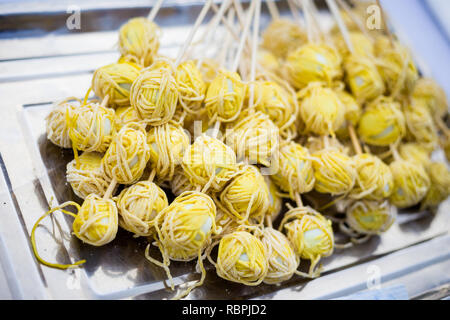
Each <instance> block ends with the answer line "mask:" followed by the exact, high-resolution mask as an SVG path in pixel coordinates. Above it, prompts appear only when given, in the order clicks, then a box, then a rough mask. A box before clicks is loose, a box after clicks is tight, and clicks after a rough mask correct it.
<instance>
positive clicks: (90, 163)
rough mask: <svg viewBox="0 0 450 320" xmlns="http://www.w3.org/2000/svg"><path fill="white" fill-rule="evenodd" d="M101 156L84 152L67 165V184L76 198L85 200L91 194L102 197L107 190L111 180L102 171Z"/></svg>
mask: <svg viewBox="0 0 450 320" xmlns="http://www.w3.org/2000/svg"><path fill="white" fill-rule="evenodd" d="M102 156H103V155H102V154H101V153H97V152H84V153H83V154H82V155H81V156H80V157H78V159H74V160H72V161H70V162H69V163H68V164H67V172H66V173H67V182H69V183H70V186H71V187H72V190H73V191H74V192H75V194H76V195H77V196H78V197H80V198H82V199H86V197H87V196H88V195H90V194H91V193H93V194H95V195H97V196H99V197H103V195H104V194H105V192H106V190H107V189H108V186H109V184H110V183H111V179H109V178H108V177H107V176H106V175H105V173H104V171H103V167H102Z"/></svg>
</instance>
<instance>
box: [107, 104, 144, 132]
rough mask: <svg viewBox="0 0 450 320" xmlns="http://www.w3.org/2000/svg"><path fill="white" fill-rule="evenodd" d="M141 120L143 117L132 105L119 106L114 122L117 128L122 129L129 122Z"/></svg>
mask: <svg viewBox="0 0 450 320" xmlns="http://www.w3.org/2000/svg"><path fill="white" fill-rule="evenodd" d="M139 121H141V119H140V118H139V116H138V114H137V112H136V110H135V109H134V108H133V107H132V106H125V107H119V108H117V109H116V118H115V121H114V123H115V126H116V128H117V130H120V129H121V128H122V127H123V126H125V125H127V124H129V123H132V122H139Z"/></svg>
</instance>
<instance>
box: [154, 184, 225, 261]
mask: <svg viewBox="0 0 450 320" xmlns="http://www.w3.org/2000/svg"><path fill="white" fill-rule="evenodd" d="M215 221H216V206H215V204H214V202H213V200H212V199H211V197H209V196H208V195H206V194H204V193H201V192H184V193H182V194H181V195H179V196H178V197H177V198H175V200H174V201H173V202H172V203H171V204H170V205H169V206H168V207H167V208H165V209H164V210H163V211H161V212H160V213H159V214H158V216H157V218H156V222H157V225H156V228H157V232H158V238H159V241H160V242H161V245H162V246H161V247H160V248H162V250H163V251H164V254H165V255H167V256H168V257H169V258H170V259H171V260H176V261H190V260H192V259H194V258H195V257H197V256H199V251H201V250H203V249H204V248H206V246H207V245H208V244H209V242H210V240H211V235H212V234H215V233H216V232H217V229H216V222H215Z"/></svg>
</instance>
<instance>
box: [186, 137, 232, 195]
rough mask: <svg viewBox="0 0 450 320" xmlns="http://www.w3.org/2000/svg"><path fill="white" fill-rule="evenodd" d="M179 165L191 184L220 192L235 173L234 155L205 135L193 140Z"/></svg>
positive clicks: (224, 146) (222, 144) (226, 147)
mask: <svg viewBox="0 0 450 320" xmlns="http://www.w3.org/2000/svg"><path fill="white" fill-rule="evenodd" d="M181 165H182V167H183V169H184V171H185V174H186V176H187V177H188V178H189V180H190V181H191V183H192V184H193V185H196V186H201V187H203V188H205V189H208V188H209V187H212V189H213V190H215V191H220V190H222V189H223V187H224V186H225V184H226V182H227V181H228V180H230V179H231V178H232V177H233V175H234V174H235V173H236V170H237V167H236V154H235V153H234V152H233V150H232V149H231V148H230V147H228V146H227V145H225V144H224V143H222V142H221V141H219V140H217V139H214V138H211V137H209V136H207V135H205V134H204V135H201V136H199V137H198V138H197V139H195V141H194V143H193V144H191V145H190V146H189V148H188V149H187V151H186V152H185V154H184V156H183V159H182V162H181Z"/></svg>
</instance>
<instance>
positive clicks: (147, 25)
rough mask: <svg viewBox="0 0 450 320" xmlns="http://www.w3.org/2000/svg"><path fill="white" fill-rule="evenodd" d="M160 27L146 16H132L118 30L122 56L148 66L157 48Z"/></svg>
mask: <svg viewBox="0 0 450 320" xmlns="http://www.w3.org/2000/svg"><path fill="white" fill-rule="evenodd" d="M159 37H160V29H159V28H158V26H157V25H156V24H155V23H153V22H151V21H150V20H148V19H147V18H146V17H139V18H133V19H130V20H128V22H127V23H125V24H124V25H122V26H121V27H120V30H119V51H120V53H121V54H122V56H124V57H127V58H128V59H130V60H132V61H134V62H136V63H137V64H139V65H141V66H143V67H148V66H149V65H151V64H152V62H153V58H154V56H155V55H156V53H157V52H158V49H159Z"/></svg>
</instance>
